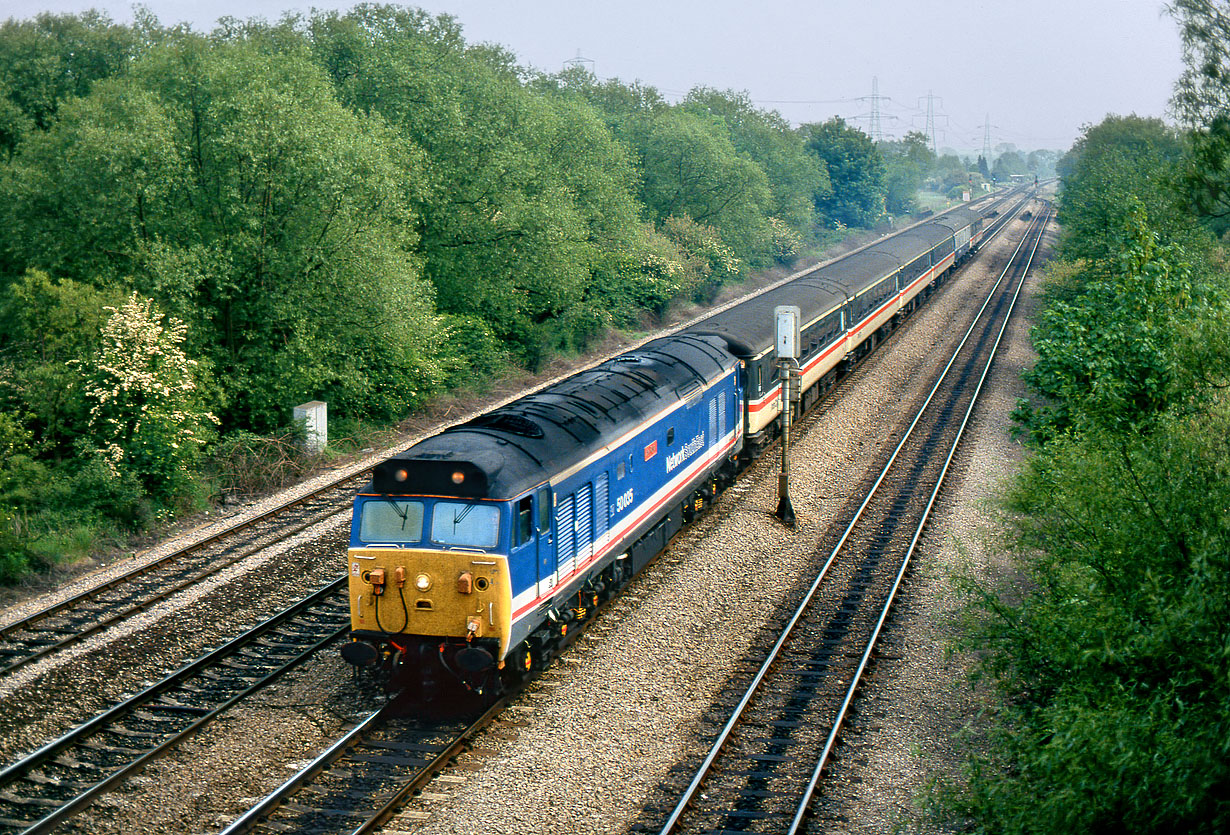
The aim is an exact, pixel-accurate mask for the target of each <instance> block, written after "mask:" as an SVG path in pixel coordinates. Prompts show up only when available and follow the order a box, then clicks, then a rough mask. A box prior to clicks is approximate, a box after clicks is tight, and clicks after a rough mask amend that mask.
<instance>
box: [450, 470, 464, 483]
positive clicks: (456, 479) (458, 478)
mask: <svg viewBox="0 0 1230 835" xmlns="http://www.w3.org/2000/svg"><path fill="white" fill-rule="evenodd" d="M465 480H466V474H465V473H463V472H462V471H461V470H457V472H455V473H453V484H460V483H461V482H463V481H465Z"/></svg>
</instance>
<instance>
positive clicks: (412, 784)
mask: <svg viewBox="0 0 1230 835" xmlns="http://www.w3.org/2000/svg"><path fill="white" fill-rule="evenodd" d="M513 695H515V694H509V695H506V696H503V697H501V698H500V699H498V700H497V701H496V702H495V703H494V704H493V705H492V706H491V707H490V708H488V709H487V710H486V711H485V712H484V713H483V714H482V715H481V716H480V717H479V718H478V719H476V720H475V721H474V722H472V723H471V724H470V725H469V726H468V727H466V728H465V729H464V730H463V731H461V733H459V734H457V735H456V736H455V737H454V739H453V740H452V741H451V742H449V743H448V744H447V745H446V746H444V747H443V748H442V749H441V750H440V751H439V752H438V753H437V754H436V755H435V756H434V757H432V758H431V760H430V761H428V762H427V763H425V764H424V765H422V766H420V767H418V768H417V769H416V770H415V771H414V773H413V774H412V775H411V777H410V779H408V780H406V781H404V782H403V783H402V785H401V786H400V787H399V788H398V789H397V791H395V792H393V793H392V794H391V795H389V796H388V797H387V798H385V799H384V800H383V801H382V802H381V803H380V805H379V806H378V807H377V808H376V809H375V811H373V812H372V813H371V815H370V816H369V817H368V818H367V819H366V820H364V822H363V823H361V824H360V825H359V826H358V827H356V828H355V829H353V830H352V831H351V835H365V833H369V832H372V831H374V830H376V829H378V828H379V827H380V826H381V825H382V824H384V823H385V822H386V821H388V820H389V818H391V817H392V816H393V815H394V814H396V812H397V810H398V809H399V808H400V807H401V805H402V804H403V803H404V802H405V799H406V798H407V797H409V796H410V795H411V794H412V793H413V792H414V791H416V790H417V789H419V788H421V787H422V786H424V785H426V784H427V782H429V781H430V780H431V779H432V777H434V776H435V774H436V773H437V772H439V771H440V770H442V769H443V768H444V767H445V766H446V765H447V764H448V762H449V761H450V760H451V759H452V758H453V757H455V756H457V754H458V753H460V752H461V751H462V750H464V748H465V746H466V745H467V744H469V742H470V740H471V739H473V738H474V736H475V735H477V734H478V733H479V731H481V730H482V729H483V728H485V727H487V726H488V725H489V724H491V722H492V721H493V720H494V719H495V718H496V717H497V716H498V715H499V714H500V713H501V712H503V710H504V708H505V707H507V705H508V702H509V701H510V700H511V698H512V696H513ZM397 713H398V708H397V707H396V706H395V705H394V704H392V703H390V704H388V705H385V706H384V707H383V708H381V709H380V710H378V711H375V712H373V713H371V714H369V715H368V716H367V717H366V718H364V719H363V721H361V722H360V723H359V724H357V725H356V726H355V727H354V728H352V729H351V730H350V731H348V732H347V733H346V734H345V735H344V736H342V737H340V738H339V739H338V740H337V741H336V742H334V743H333V744H332V745H330V746H329V747H328V748H326V749H325V750H324V751H322V752H321V753H320V754H319V755H317V757H316V758H315V759H313V760H312V761H311V762H310V763H308V764H307V765H306V766H304V767H303V768H302V769H300V770H299V771H298V772H297V773H296V774H295V775H294V776H293V777H291V778H290V779H289V780H287V781H286V782H285V783H283V784H282V785H281V786H279V787H278V788H276V789H274V790H273V791H272V792H270V793H269V794H268V795H266V796H265V797H264V798H263V799H262V800H261V801H260V803H258V804H256V805H255V806H253V807H252V808H251V809H249V810H248V811H246V812H244V813H243V814H242V815H240V816H239V817H238V818H236V819H235V820H234V821H232V822H231V823H230V824H229V825H228V826H227V827H226V828H225V829H224V830H222V832H221V833H220V835H243V833H247V832H251V831H252V830H253V829H255V828H256V827H257V826H259V825H260V824H261V823H262V822H263V821H264V820H265V819H266V818H268V817H269V816H270V815H272V814H274V813H275V812H276V811H277V809H278V807H280V806H281V805H282V804H284V803H285V802H286V801H287V800H288V799H289V798H290V797H291V796H292V795H294V794H295V792H297V791H299V790H300V789H301V788H303V787H304V786H306V785H308V784H309V783H311V782H312V781H313V780H315V779H316V777H318V776H319V775H320V774H322V773H324V772H325V771H327V770H328V769H329V768H331V767H332V766H333V765H335V764H337V763H338V762H340V761H342V760H344V759H345V757H346V755H347V754H348V753H349V752H350V751H351V750H352V749H353V748H355V747H356V746H358V745H360V744H362V741H363V738H364V737H365V736H367V735H369V734H371V733H373V732H374V731H376V730H378V729H379V728H380V727H382V726H383V725H384V724H386V723H387V722H388V721H389V720H390V718H392V717H394V716H396V714H397Z"/></svg>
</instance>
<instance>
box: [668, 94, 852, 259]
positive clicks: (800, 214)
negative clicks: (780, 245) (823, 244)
mask: <svg viewBox="0 0 1230 835" xmlns="http://www.w3.org/2000/svg"><path fill="white" fill-rule="evenodd" d="M682 107H683V109H684V110H687V111H691V112H694V113H698V114H706V115H710V116H716V117H717V118H719V119H721V120H722V122H723V123H724V124H725V125H726V128H727V130H728V131H729V133H730V140H731V144H732V145H733V146H734V148H735V150H736V151H737V152H738V153H739V154H741V155H743V156H745V157H747V158H749V159H751V160H752V161H753V162H755V163H756V164H757V165H758V166H760V168H761V169H762V170H763V171H764V173H765V176H766V178H767V180H768V185H769V190H770V192H771V193H772V197H773V203H772V208H771V212H772V218H771V219H770V222H771V223H772V222H774V219H775V220H776V223H777V224H778V227H780V228H787V229H790V230H792V231H793V232H794V233H795V234H796V235H797V234H801V233H805V232H807V231H808V229H809V228H810V226H811V224H812V221H813V219H814V215H815V196H816V194H817V193H822V192H825V191H829V190H831V186H830V185H828V181H829V177H828V171H827V170H825V168H824V166H823V165H821V164H820V160H818V159H817V158H816V157H815V156H813V155H811V154H809V153H808V152H807V149H806V148H805V147H804V145H803V137H802V136H801V135H800V134H799V133H798V132H797V131H794V130H792V129H791V127H790V125H789V124H787V123H786V121H785V120H784V119H783V118H782V117H781V115H780V114H778V113H777V112H776V111H772V112H769V111H764V110H759V109H757V108H756V107H755V106H754V105H753V104H752V101H751V98H750V97H749V96H748V94H747V93H746V92H735V91H733V90H727V91H724V92H719V91H717V90H713V89H711V88H707V87H697V88H695V89H693V90H692V91H691V92H689V93H688V95H687V96H686V97H685V98H684V100H683V104H682Z"/></svg>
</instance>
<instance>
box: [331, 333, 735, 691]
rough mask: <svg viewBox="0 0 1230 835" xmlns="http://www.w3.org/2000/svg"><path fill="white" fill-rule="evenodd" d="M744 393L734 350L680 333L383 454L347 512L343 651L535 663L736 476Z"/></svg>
mask: <svg viewBox="0 0 1230 835" xmlns="http://www.w3.org/2000/svg"><path fill="white" fill-rule="evenodd" d="M742 402H743V397H742V390H741V388H740V375H739V362H738V360H737V359H735V358H734V357H732V356H731V355H730V354H729V353H727V352H726V351H725V349H724V347H723V346H722V345H721V343H720V341H719V340H717V339H713V338H711V337H710V338H705V337H698V336H693V335H686V334H681V335H676V336H672V337H666V338H664V339H659V340H656V341H654V342H650V343H648V344H646V345H644V346H642V347H641V348H639V349H637V350H635V351H630V352H628V353H626V354H624V355H622V356H619V357H616V358H615V359H613V360H610V361H608V362H606V363H603V364H602V365H600V366H598V367H596V368H594V369H591V370H589V371H585V372H582V373H580V374H578V375H576V376H574V377H572V378H569V379H568V380H565V381H563V382H561V383H558V384H556V385H553V386H550V387H548V388H546V389H544V390H542V391H539V392H536V393H534V394H532V395H529V396H527V397H524V398H521V399H519V400H517V401H515V402H513V403H510V404H508V405H506V406H503V407H501V408H499V409H496V410H494V411H492V412H489V413H487V414H485V415H483V416H481V417H479V418H477V419H475V420H474V421H471V422H470V423H467V424H464V425H461V426H457V427H452V428H450V429H447V430H445V431H444V432H441V433H440V434H439V435H435V436H433V437H431V438H428V439H426V440H424V441H422V442H420V443H419V444H416V445H415V446H413V447H411V448H410V449H409V450H407V451H406V452H404V453H402V454H401V455H399V456H397V457H395V458H391V459H389V460H388V461H385V462H383V463H382V464H380V465H378V466H377V468H376V470H375V472H374V474H373V478H372V483H371V484H370V485H369V486H368V488H367V489H365V490H364V491H363V492H362V493H361V494H360V496H359V497H358V498H357V499H356V503H355V513H354V518H353V522H352V525H351V537H350V547H349V550H348V554H349V563H350V586H349V591H350V599H351V620H352V627H353V631H352V637H353V639H354V640H353V641H352V643H351V644H350V645H348V646H347V648H346V650H345V651H344V654H345V655H346V657H347V659H348V660H350V661H352V662H353V663H357V664H360V665H365V664H376V663H384V664H387V665H389V667H390V668H391V672H392V673H393V678H394V680H395V681H396V680H399V679H405V675H400V673H403V672H404V671H405V670H407V669H413V670H415V671H416V673H415V675H417V674H418V672H417V671H419V670H421V669H422V668H423V667H424V666H431V665H436V664H439V665H442V666H443V667H444V668H445V669H447V670H448V671H449V672H450V673H452V674H454V675H456V676H458V677H460V678H462V679H463V680H466V681H470V682H473V683H475V684H478V685H479V686H483V685H484V683H486V682H487V681H488V680H489V679H491V677H492V676H493V675H494V673H495V671H496V670H499V669H502V668H504V667H505V666H506V664H507V662H508V660H509V659H510V658H511V659H512V661H513V663H514V665H515V666H516V667H517V668H525V669H528V668H529V667H531V666H533V665H534V664H535V663H545V662H546V661H547V660H548V659H549V658H550V656H551V655H552V654H553V653H554V651H555V650H556V649H557V648H558V646H559V644H560V642H561V641H562V639H563V638H564V636H565V635H566V633H567V628H568V624H569V623H570V622H572V621H575V620H576V619H578V618H580V617H584V616H585V612H586V611H587V610H588V609H590V608H592V607H593V606H594V605H596V604H597V603H599V602H601V600H603V599H605V597H606V596H607V595H608V594H609V593H613V591H614V590H615V589H616V588H618V587H619V585H621V584H622V583H623V582H624V581H626V579H627V578H628V577H630V576H631V575H632V574H634V573H635V572H636V571H638V570H639V569H640V568H641V567H643V566H644V564H645V563H647V562H648V561H649V559H651V558H652V557H653V555H654V554H656V553H657V552H658V551H659V550H661V548H662V547H663V546H664V545H665V543H666V541H667V540H668V539H669V538H670V537H671V536H672V535H673V534H674V533H675V532H676V531H677V530H678V529H679V527H680V526H681V525H682V523H683V520H684V518H685V517H686V516H688V515H689V514H691V513H694V512H695V511H696V510H697V509H699V507H700V506H701V505H702V504H703V503H704V502H705V501H707V500H708V498H709V497H711V496H712V495H713V494H714V493H715V492H716V490H717V488H718V483H719V481H720V480H721V479H723V478H727V477H729V476H731V475H733V471H734V461H735V459H736V457H737V455H738V453H739V451H740V449H741V445H742V425H743V424H742V417H741V415H742V413H741V404H742ZM402 683H405V682H404V681H403V682H402Z"/></svg>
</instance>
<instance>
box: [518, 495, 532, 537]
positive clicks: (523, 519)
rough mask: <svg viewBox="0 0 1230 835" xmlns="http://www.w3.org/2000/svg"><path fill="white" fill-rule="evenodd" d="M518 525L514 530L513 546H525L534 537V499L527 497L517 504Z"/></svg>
mask: <svg viewBox="0 0 1230 835" xmlns="http://www.w3.org/2000/svg"><path fill="white" fill-rule="evenodd" d="M516 512H517V523H516V525H515V526H514V528H513V545H514V546H515V545H524V544H525V543H527V542H529V541H530V539H532V538H533V536H534V499H533V497H532V496H526V497H524V498H523V499H521V500H520V501H518V502H517V511H516Z"/></svg>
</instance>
